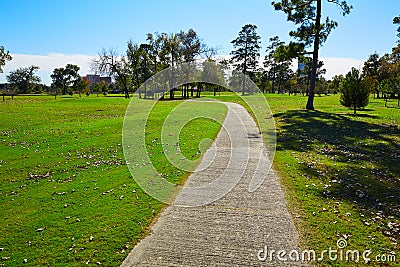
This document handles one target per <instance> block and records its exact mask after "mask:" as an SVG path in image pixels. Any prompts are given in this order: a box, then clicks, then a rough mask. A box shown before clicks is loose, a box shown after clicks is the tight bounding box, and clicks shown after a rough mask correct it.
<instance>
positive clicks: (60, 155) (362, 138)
mask: <svg viewBox="0 0 400 267" xmlns="http://www.w3.org/2000/svg"><path fill="white" fill-rule="evenodd" d="M208 96H210V94H205V97H208ZM245 97H247V98H249V99H253V100H254V99H256V98H254V96H245ZM215 98H217V99H219V100H221V101H233V102H238V103H241V104H243V101H242V100H241V99H240V98H238V97H234V96H233V95H232V94H227V93H221V95H220V96H217V97H215ZM266 98H267V100H268V103H269V105H270V107H271V109H272V111H273V113H274V118H275V123H276V127H277V151H276V155H275V160H274V168H275V169H276V170H277V171H278V173H279V174H280V177H281V183H282V185H283V187H284V190H285V195H286V199H287V200H288V205H289V208H290V210H291V212H292V214H293V217H294V220H295V223H296V227H297V230H298V231H299V234H300V242H301V246H302V248H309V249H313V250H315V251H317V252H321V251H322V250H326V249H329V247H332V248H333V249H335V248H336V241H337V240H338V239H339V238H340V237H344V238H346V239H347V242H348V247H347V248H346V249H352V250H353V249H358V250H360V251H364V250H365V249H371V250H372V254H371V256H370V257H371V258H373V257H375V256H376V255H378V254H385V255H389V254H391V253H396V255H397V263H398V262H399V260H400V259H399V257H400V256H398V255H399V254H400V253H399V252H400V251H399V245H398V243H399V241H400V240H399V224H400V197H399V196H400V154H399V153H400V152H399V151H400V149H399V148H400V140H399V138H400V128H399V127H400V126H399V123H400V109H399V108H398V107H397V102H396V101H393V102H389V103H388V104H389V108H385V107H384V102H383V100H380V99H372V98H371V103H370V104H369V106H368V107H367V109H366V110H364V111H360V112H359V113H358V115H357V116H354V115H352V110H349V109H347V108H344V107H341V106H340V104H339V97H338V96H322V97H316V99H315V107H316V109H317V110H316V111H305V110H304V106H305V103H306V97H303V96H287V95H277V94H274V95H270V94H267V95H266ZM134 101H136V103H134V104H135V105H137V108H138V110H140V109H141V107H143V106H144V105H149V101H150V100H137V99H134ZM180 103H181V101H164V102H161V103H160V104H158V105H157V106H156V107H155V109H154V110H153V111H152V113H151V115H150V119H149V121H148V124H147V128H146V133H147V134H146V144H147V147H148V151H149V156H150V158H151V160H152V162H153V163H154V167H155V168H156V169H157V171H159V172H160V173H162V174H164V175H163V176H164V177H165V178H166V179H168V180H169V181H171V182H173V183H177V184H182V183H183V182H184V180H185V178H186V177H187V175H188V173H186V172H181V171H179V170H178V169H177V168H176V167H174V166H172V165H171V164H169V163H168V161H167V160H166V158H165V156H164V155H163V154H162V153H161V151H162V147H161V141H160V140H161V135H160V132H161V122H162V121H163V120H164V119H165V117H166V116H167V115H168V113H169V112H170V111H171V110H173V109H174V108H175V107H176V106H177V105H179V104H180ZM127 105H128V100H126V99H123V98H110V97H99V98H96V97H92V96H91V97H82V98H77V97H72V98H58V99H57V100H54V98H53V97H46V96H41V97H19V96H17V97H15V99H14V101H12V100H11V99H6V101H5V102H0V122H1V123H0V137H1V138H0V148H1V149H0V184H1V187H0V204H1V207H0V212H1V217H0V226H1V227H0V248H2V249H1V250H0V256H1V258H2V260H1V261H0V265H1V264H4V265H5V266H19V265H22V264H23V260H24V259H27V263H26V264H25V265H28V266H37V265H51V266H60V265H61V266H63V265H64V266H69V265H83V264H85V263H87V262H88V263H89V265H94V264H97V262H99V263H102V264H103V265H105V266H117V265H119V264H120V263H121V262H122V261H123V259H124V258H125V257H126V255H127V253H128V252H129V250H130V249H131V248H132V247H133V246H134V245H135V244H136V243H137V241H138V240H139V239H140V238H142V237H143V236H144V235H146V233H147V231H148V226H149V225H150V224H151V223H152V221H153V220H154V218H155V217H156V216H157V214H158V213H159V212H160V211H161V210H162V208H163V207H164V204H162V203H160V202H158V201H156V200H154V199H153V198H151V197H150V196H148V195H147V194H145V193H144V192H143V191H142V190H141V189H140V188H139V187H138V186H137V184H136V183H135V182H134V180H133V179H132V178H131V174H130V173H129V171H128V169H127V166H126V165H125V161H124V158H123V151H122V140H121V138H122V137H121V130H122V123H123V117H124V114H125V110H126V107H127ZM196 105H200V107H199V108H201V105H207V104H206V103H196ZM261 108H262V107H261V106H260V107H259V109H257V110H254V111H253V114H262V112H263V110H262V109H261ZM207 109H209V112H210V113H214V114H218V116H219V118H220V119H221V120H222V118H223V117H224V115H225V113H226V108H225V107H224V106H223V105H214V106H212V107H211V106H207ZM263 127H264V124H262V125H260V128H261V129H262V130H263V131H264V129H263ZM219 128H220V126H219V124H218V123H216V122H212V121H211V120H208V119H198V120H194V121H191V122H190V123H188V124H187V125H185V127H184V128H183V129H182V131H181V133H180V135H179V143H180V144H181V147H180V148H181V150H182V153H183V154H184V155H185V156H186V157H187V158H193V159H196V158H198V157H200V155H201V154H199V141H200V140H202V139H204V138H211V139H213V138H214V137H215V136H216V134H217V132H218V130H219ZM260 245H262V244H260ZM319 265H320V266H380V265H381V266H395V264H393V263H380V264H379V263H376V262H375V263H372V264H364V263H363V261H362V259H361V262H359V263H354V262H337V261H336V262H329V261H328V260H326V258H325V261H323V262H320V263H319Z"/></svg>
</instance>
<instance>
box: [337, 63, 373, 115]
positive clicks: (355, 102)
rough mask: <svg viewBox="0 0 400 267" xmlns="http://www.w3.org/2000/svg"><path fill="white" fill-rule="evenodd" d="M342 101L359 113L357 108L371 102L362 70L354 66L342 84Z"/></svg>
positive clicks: (344, 104)
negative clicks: (361, 73)
mask: <svg viewBox="0 0 400 267" xmlns="http://www.w3.org/2000/svg"><path fill="white" fill-rule="evenodd" d="M340 93H341V95H340V103H341V104H342V105H343V106H345V107H348V108H352V109H353V110H354V114H356V113H357V109H360V108H364V107H366V106H367V105H368V102H369V88H368V85H367V83H366V82H365V80H364V78H363V77H362V76H361V75H360V71H359V70H357V69H356V68H352V69H351V71H349V72H348V73H347V74H346V77H345V78H344V79H343V81H342V83H341V84H340Z"/></svg>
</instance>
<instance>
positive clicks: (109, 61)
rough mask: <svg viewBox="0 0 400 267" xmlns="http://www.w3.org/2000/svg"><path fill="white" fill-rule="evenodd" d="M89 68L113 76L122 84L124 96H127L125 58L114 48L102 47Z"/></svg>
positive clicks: (127, 77) (127, 79) (127, 81)
mask: <svg viewBox="0 0 400 267" xmlns="http://www.w3.org/2000/svg"><path fill="white" fill-rule="evenodd" d="M91 69H92V70H94V71H98V72H100V73H101V74H106V75H110V76H113V77H114V78H115V80H117V82H119V83H121V84H122V86H123V89H124V93H125V98H129V90H128V83H129V74H128V70H127V64H126V62H125V58H124V57H120V56H118V54H117V51H116V50H114V49H109V50H106V49H105V48H103V50H102V51H101V52H100V53H99V55H98V58H96V59H93V60H92V62H91Z"/></svg>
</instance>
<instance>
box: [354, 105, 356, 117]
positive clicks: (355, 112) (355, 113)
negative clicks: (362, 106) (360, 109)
mask: <svg viewBox="0 0 400 267" xmlns="http://www.w3.org/2000/svg"><path fill="white" fill-rule="evenodd" d="M356 114H357V106H356V105H354V115H356Z"/></svg>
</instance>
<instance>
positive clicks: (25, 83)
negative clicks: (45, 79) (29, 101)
mask: <svg viewBox="0 0 400 267" xmlns="http://www.w3.org/2000/svg"><path fill="white" fill-rule="evenodd" d="M38 69H39V67H38V66H33V65H32V66H29V67H25V68H19V69H16V70H15V71H11V72H10V74H9V75H8V76H7V82H8V83H9V84H10V86H11V87H12V88H14V89H15V91H16V92H17V93H21V94H26V93H30V92H31V91H32V90H33V88H34V87H35V86H36V85H37V84H38V83H40V81H41V80H40V77H39V76H36V75H35V72H36V71H37V70H38Z"/></svg>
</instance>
